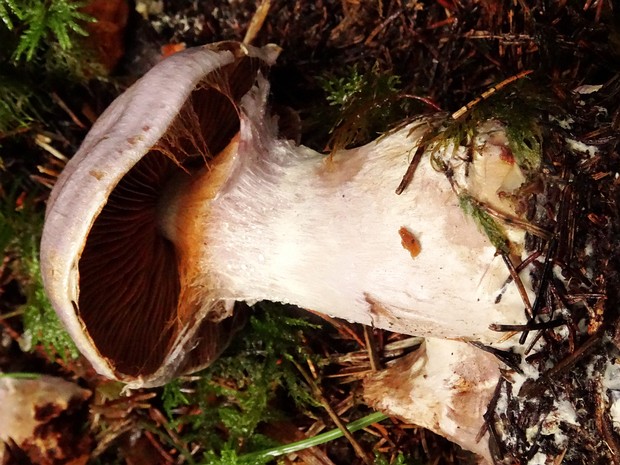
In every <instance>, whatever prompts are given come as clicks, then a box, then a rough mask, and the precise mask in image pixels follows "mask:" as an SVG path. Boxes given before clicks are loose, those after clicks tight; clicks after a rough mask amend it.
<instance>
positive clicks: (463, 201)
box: [459, 194, 510, 254]
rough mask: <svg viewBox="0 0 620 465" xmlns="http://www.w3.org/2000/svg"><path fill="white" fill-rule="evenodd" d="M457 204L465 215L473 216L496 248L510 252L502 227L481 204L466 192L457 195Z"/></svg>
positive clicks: (503, 251)
mask: <svg viewBox="0 0 620 465" xmlns="http://www.w3.org/2000/svg"><path fill="white" fill-rule="evenodd" d="M459 205H460V206H461V209H462V210H463V212H465V214H466V215H467V216H470V217H471V218H473V220H474V221H475V223H476V224H477V225H478V227H479V228H480V230H481V231H482V232H483V233H484V234H486V236H487V237H488V238H489V241H491V244H493V246H494V247H495V248H496V249H497V250H499V251H500V252H502V253H506V254H507V253H509V252H510V245H509V241H508V238H507V236H506V232H505V231H504V228H503V227H502V226H501V225H500V224H499V223H498V222H497V221H495V220H494V219H493V217H492V216H491V215H489V213H487V212H486V211H485V210H484V208H483V206H482V205H480V204H479V203H478V202H477V201H476V200H475V199H474V198H473V197H471V196H470V195H467V194H463V195H461V196H459Z"/></svg>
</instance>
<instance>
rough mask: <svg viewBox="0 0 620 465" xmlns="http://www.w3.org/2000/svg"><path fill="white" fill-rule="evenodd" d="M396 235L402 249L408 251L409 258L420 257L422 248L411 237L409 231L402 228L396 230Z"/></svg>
mask: <svg viewBox="0 0 620 465" xmlns="http://www.w3.org/2000/svg"><path fill="white" fill-rule="evenodd" d="M398 234H399V235H400V240H401V242H400V243H401V244H402V246H403V248H404V249H405V250H408V251H409V253H410V254H411V258H416V257H417V256H418V255H420V251H421V250H422V247H421V246H420V241H418V239H417V238H416V237H415V236H414V235H413V233H412V232H411V231H409V230H408V229H407V228H405V227H404V226H401V228H400V229H399V230H398Z"/></svg>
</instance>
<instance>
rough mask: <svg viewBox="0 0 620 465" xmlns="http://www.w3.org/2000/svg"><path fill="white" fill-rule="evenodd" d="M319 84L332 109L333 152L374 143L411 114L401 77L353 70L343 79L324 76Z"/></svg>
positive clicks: (347, 72)
mask: <svg viewBox="0 0 620 465" xmlns="http://www.w3.org/2000/svg"><path fill="white" fill-rule="evenodd" d="M318 81H319V84H320V85H321V87H322V89H323V91H324V92H325V98H326V100H327V102H328V103H329V105H330V106H332V107H337V110H336V111H332V112H331V115H336V118H335V119H334V117H333V116H331V119H330V118H329V117H328V120H330V121H331V128H330V133H331V134H332V135H331V139H330V141H329V144H328V145H329V148H330V149H331V150H333V151H335V150H339V149H344V148H347V147H351V146H354V145H360V144H362V143H366V142H368V141H370V140H371V139H372V138H374V136H375V135H376V134H378V133H381V132H384V131H386V130H387V129H389V127H390V125H391V124H394V123H396V122H400V121H402V120H403V118H404V117H405V116H406V114H407V107H408V102H407V101H406V100H404V99H402V98H401V94H402V91H401V81H400V78H399V77H398V76H395V75H393V74H391V73H389V72H384V71H381V70H379V69H378V68H377V67H374V68H372V69H371V70H369V71H367V72H362V71H360V70H359V68H357V67H351V68H349V69H348V70H347V71H346V72H345V73H344V74H343V75H342V76H339V77H338V76H322V77H319V78H318Z"/></svg>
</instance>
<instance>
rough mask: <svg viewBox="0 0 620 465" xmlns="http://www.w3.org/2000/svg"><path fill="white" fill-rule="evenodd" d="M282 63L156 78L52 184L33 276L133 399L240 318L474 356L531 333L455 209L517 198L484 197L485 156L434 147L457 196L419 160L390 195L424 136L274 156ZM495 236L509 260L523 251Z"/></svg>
mask: <svg viewBox="0 0 620 465" xmlns="http://www.w3.org/2000/svg"><path fill="white" fill-rule="evenodd" d="M276 55H277V50H276V49H275V48H274V47H269V46H268V47H265V48H262V49H256V48H252V47H247V46H244V45H241V44H237V43H221V44H216V45H211V46H206V47H200V48H196V49H189V50H187V51H184V52H181V53H178V54H176V55H174V56H172V57H171V58H168V59H167V60H164V61H163V62H161V63H160V64H159V65H157V66H156V67H154V68H153V69H152V70H151V71H150V72H149V73H148V74H147V75H145V76H144V77H143V78H142V79H141V80H139V81H138V82H137V83H136V84H134V85H133V86H132V87H131V88H130V89H128V90H127V91H126V92H125V93H124V94H123V95H122V96H120V97H119V98H118V99H117V100H116V101H115V102H114V103H113V104H112V105H111V106H110V108H108V110H106V112H104V114H103V115H102V116H101V117H100V119H99V121H98V122H97V123H96V124H95V125H94V126H93V128H92V129H91V131H90V133H89V135H88V136H87V138H86V140H85V141H84V143H83V144H82V147H81V148H80V150H79V151H78V153H77V154H76V155H75V157H74V158H73V159H72V160H71V161H70V162H69V163H68V164H67V167H66V169H65V170H64V172H63V174H62V175H61V177H60V178H59V179H58V182H57V184H56V186H55V188H54V190H53V192H52V195H51V198H50V201H49V205H48V210H47V215H46V222H45V227H44V232H43V240H42V244H41V263H42V272H43V277H44V282H45V286H46V289H47V292H48V294H49V296H50V299H51V301H52V303H53V305H54V307H55V309H56V311H57V312H58V314H59V316H60V318H61V319H62V321H63V322H64V323H65V325H66V327H67V329H68V330H69V332H70V334H71V336H72V337H73V338H74V340H75V341H76V343H77V345H78V347H79V348H80V350H81V351H82V352H83V353H84V355H85V356H86V357H87V358H88V359H89V360H90V361H91V362H92V363H93V366H94V367H95V368H96V369H97V370H98V371H99V372H100V373H102V374H104V375H106V376H108V377H111V378H115V379H119V380H122V381H124V382H126V383H128V384H129V385H130V386H131V387H138V386H145V385H158V384H162V383H164V382H166V381H167V380H169V379H170V378H172V377H173V376H175V375H177V374H179V373H182V372H188V371H191V370H193V369H196V368H198V367H202V366H205V365H207V364H208V363H209V362H210V361H211V360H212V359H213V358H214V357H215V356H217V354H218V353H219V351H220V350H221V348H222V347H223V346H224V345H225V343H226V341H227V340H228V338H229V336H230V326H232V325H234V317H233V318H230V315H231V309H232V305H233V304H234V302H236V301H245V302H248V303H253V302H256V301H259V300H272V301H277V302H286V303H290V304H295V305H298V306H300V307H303V308H310V309H313V310H317V311H319V312H323V313H326V314H329V315H331V316H335V317H340V318H344V319H347V320H349V321H354V322H359V323H363V324H368V325H374V326H375V327H380V328H386V329H390V330H393V331H396V332H401V333H408V334H416V335H421V336H431V337H436V338H458V339H463V340H474V341H478V342H481V343H483V344H494V343H496V342H497V341H498V340H499V339H500V336H502V335H501V334H498V333H497V332H495V331H493V330H491V329H490V328H489V325H490V324H492V323H497V324H518V323H524V322H525V316H524V312H523V308H524V306H523V302H522V298H521V296H520V295H519V293H518V291H517V289H516V286H514V285H510V286H509V285H507V279H508V277H509V275H508V271H507V270H506V267H505V264H504V263H503V260H502V258H501V257H499V256H497V254H496V247H495V246H494V245H492V244H491V242H490V241H489V239H488V238H487V237H486V236H485V235H484V234H483V233H481V232H480V230H479V229H478V227H477V225H476V224H475V222H474V221H472V219H471V218H469V217H468V216H467V215H465V214H464V213H463V210H462V208H461V204H462V198H461V199H459V198H458V196H457V195H455V190H456V191H457V192H458V193H459V195H460V196H461V197H465V198H469V197H468V195H469V194H468V193H469V192H471V193H475V194H476V195H477V196H481V192H484V195H485V196H486V197H484V199H485V201H489V199H495V198H497V199H498V201H502V202H503V200H502V199H504V198H505V197H506V196H505V195H501V196H500V194H505V192H498V191H497V189H499V187H498V186H504V185H505V184H510V183H507V182H504V180H502V181H501V182H489V185H490V186H493V188H492V190H491V191H487V190H485V188H484V183H485V182H487V181H488V180H487V179H484V177H483V176H482V177H481V176H479V175H476V176H470V175H469V173H470V172H471V173H477V174H479V173H480V170H476V169H471V170H470V169H469V168H471V167H469V166H468V165H471V164H473V165H474V167H475V166H477V164H478V163H483V162H484V163H485V164H487V165H488V163H489V159H488V157H495V158H498V156H497V154H496V153H495V151H494V150H495V149H494V146H493V145H492V144H487V143H485V142H484V141H483V142H481V143H480V144H477V145H476V146H475V147H473V152H474V154H473V161H469V162H465V161H463V159H462V158H463V157H462V155H463V153H460V151H466V150H467V149H466V148H459V149H454V147H452V148H450V147H443V148H442V147H435V150H434V151H433V157H434V158H433V159H434V160H435V161H437V160H443V161H442V163H443V164H444V165H445V166H447V165H450V173H451V179H452V182H450V181H449V180H448V178H447V177H446V176H445V174H444V173H442V172H439V171H438V170H436V169H435V168H434V167H433V164H432V163H431V160H430V157H429V154H428V153H427V154H425V155H423V158H422V160H421V162H420V164H419V166H418V168H417V171H416V173H415V176H414V178H413V180H412V182H411V185H410V186H408V188H407V189H406V190H405V191H404V192H403V193H402V194H401V195H395V194H394V190H395V187H396V186H397V185H398V184H399V182H400V180H401V178H402V176H403V173H404V172H405V170H406V169H407V166H408V165H409V162H410V157H412V156H413V154H414V153H415V150H416V148H417V145H418V144H419V143H420V140H421V138H422V136H423V134H424V133H425V132H426V131H427V130H428V128H429V126H430V124H431V123H430V122H429V121H427V120H424V119H421V120H419V121H416V122H414V123H412V124H410V125H409V126H407V127H404V128H402V129H400V130H398V131H395V132H393V133H390V134H387V135H385V136H384V137H381V138H380V139H379V140H377V141H376V142H372V143H370V144H368V145H365V146H363V147H359V148H356V149H352V150H342V151H338V152H336V153H334V154H332V155H331V156H330V157H326V156H324V155H322V154H319V153H317V152H315V151H313V150H311V149H309V148H306V147H303V146H297V145H296V144H294V143H293V142H291V141H288V140H282V139H279V138H278V137H277V131H276V121H275V120H274V119H273V118H271V117H269V115H267V114H266V112H267V109H266V96H267V92H268V85H267V82H266V81H265V80H264V78H263V77H262V71H261V70H262V68H264V67H265V66H266V65H269V64H271V63H272V62H273V61H274V59H275V56H276ZM485 131H501V127H500V126H498V125H497V124H495V125H494V126H492V127H490V128H488V129H485ZM453 149H454V150H453ZM468 153H469V152H468ZM500 158H501V157H500ZM500 162H501V160H500ZM481 166H482V165H481ZM485 166H486V165H485ZM489 166H491V165H489ZM491 171H492V172H500V173H501V176H502V177H505V176H508V174H507V173H506V172H505V171H506V170H501V169H494V170H491ZM489 176H491V175H489ZM481 178H482V179H481ZM513 184H515V183H512V184H511V185H513ZM517 184H518V183H517ZM517 187H518V186H517ZM472 195H473V194H472ZM500 197H501V199H500ZM505 230H506V231H507V238H508V237H509V238H510V241H511V253H512V254H513V255H516V256H517V257H518V254H519V253H521V252H520V250H521V249H520V244H521V243H522V241H523V236H524V234H523V233H522V232H521V231H517V230H514V229H510V228H509V227H508V226H506V227H505ZM405 239H406V240H405ZM412 241H413V242H412ZM411 244H415V250H414V251H415V253H413V252H412V247H411ZM524 280H525V277H524ZM526 284H527V283H526Z"/></svg>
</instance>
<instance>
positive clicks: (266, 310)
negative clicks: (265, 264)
mask: <svg viewBox="0 0 620 465" xmlns="http://www.w3.org/2000/svg"><path fill="white" fill-rule="evenodd" d="M313 328H315V325H312V324H310V323H308V322H307V321H306V320H303V319H299V318H292V317H290V316H287V315H286V314H285V312H284V309H282V308H281V307H280V306H278V305H275V304H269V303H264V304H260V305H259V307H258V308H257V310H256V313H255V314H253V315H252V316H251V317H250V321H249V324H248V326H247V327H246V328H245V329H244V331H243V337H239V338H236V340H235V342H234V343H233V345H231V347H230V348H229V349H228V350H227V351H226V352H225V353H224V354H223V356H222V357H221V358H219V359H218V360H217V361H216V362H215V363H214V364H213V365H212V366H211V367H210V368H209V369H208V370H206V371H205V372H203V373H202V374H201V375H200V377H199V379H198V380H196V381H193V382H191V383H187V382H183V381H182V380H176V381H174V382H172V383H171V384H169V385H168V386H166V387H165V388H164V391H163V394H162V402H163V406H164V409H165V412H166V414H167V416H168V418H169V420H170V421H171V424H172V425H173V426H175V427H178V426H180V425H184V427H183V431H184V435H183V438H184V440H185V441H188V442H192V441H196V442H198V443H200V444H201V445H202V446H203V447H204V448H205V450H206V451H209V452H207V454H208V457H209V462H208V463H212V461H213V463H220V462H217V460H215V458H216V457H220V459H218V460H222V462H221V463H237V462H235V461H232V460H233V456H232V455H231V454H237V453H247V452H252V451H256V450H261V449H264V448H267V447H270V446H273V445H275V444H274V442H273V441H272V440H270V439H269V438H267V437H266V436H264V435H262V434H260V433H258V428H259V426H260V425H261V424H264V423H267V422H270V421H273V420H277V419H280V418H282V416H283V413H282V410H280V409H279V407H278V405H279V403H280V402H293V403H294V404H296V405H297V406H298V407H299V408H301V409H302V410H304V409H306V410H307V409H310V408H312V407H314V406H317V403H316V401H315V400H314V399H313V397H312V395H311V391H310V389H309V387H308V386H306V385H305V383H304V381H303V380H302V377H301V376H299V373H298V371H297V368H296V366H295V363H299V364H304V365H305V364H306V359H307V358H309V357H310V356H309V355H308V354H307V351H306V349H305V346H304V344H303V338H302V333H303V331H308V330H312V329H313ZM284 399H286V400H284ZM187 405H197V406H198V412H197V413H188V412H186V411H184V409H183V407H184V406H187ZM235 456H236V455H235ZM226 460H230V461H229V462H227V461H226Z"/></svg>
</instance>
